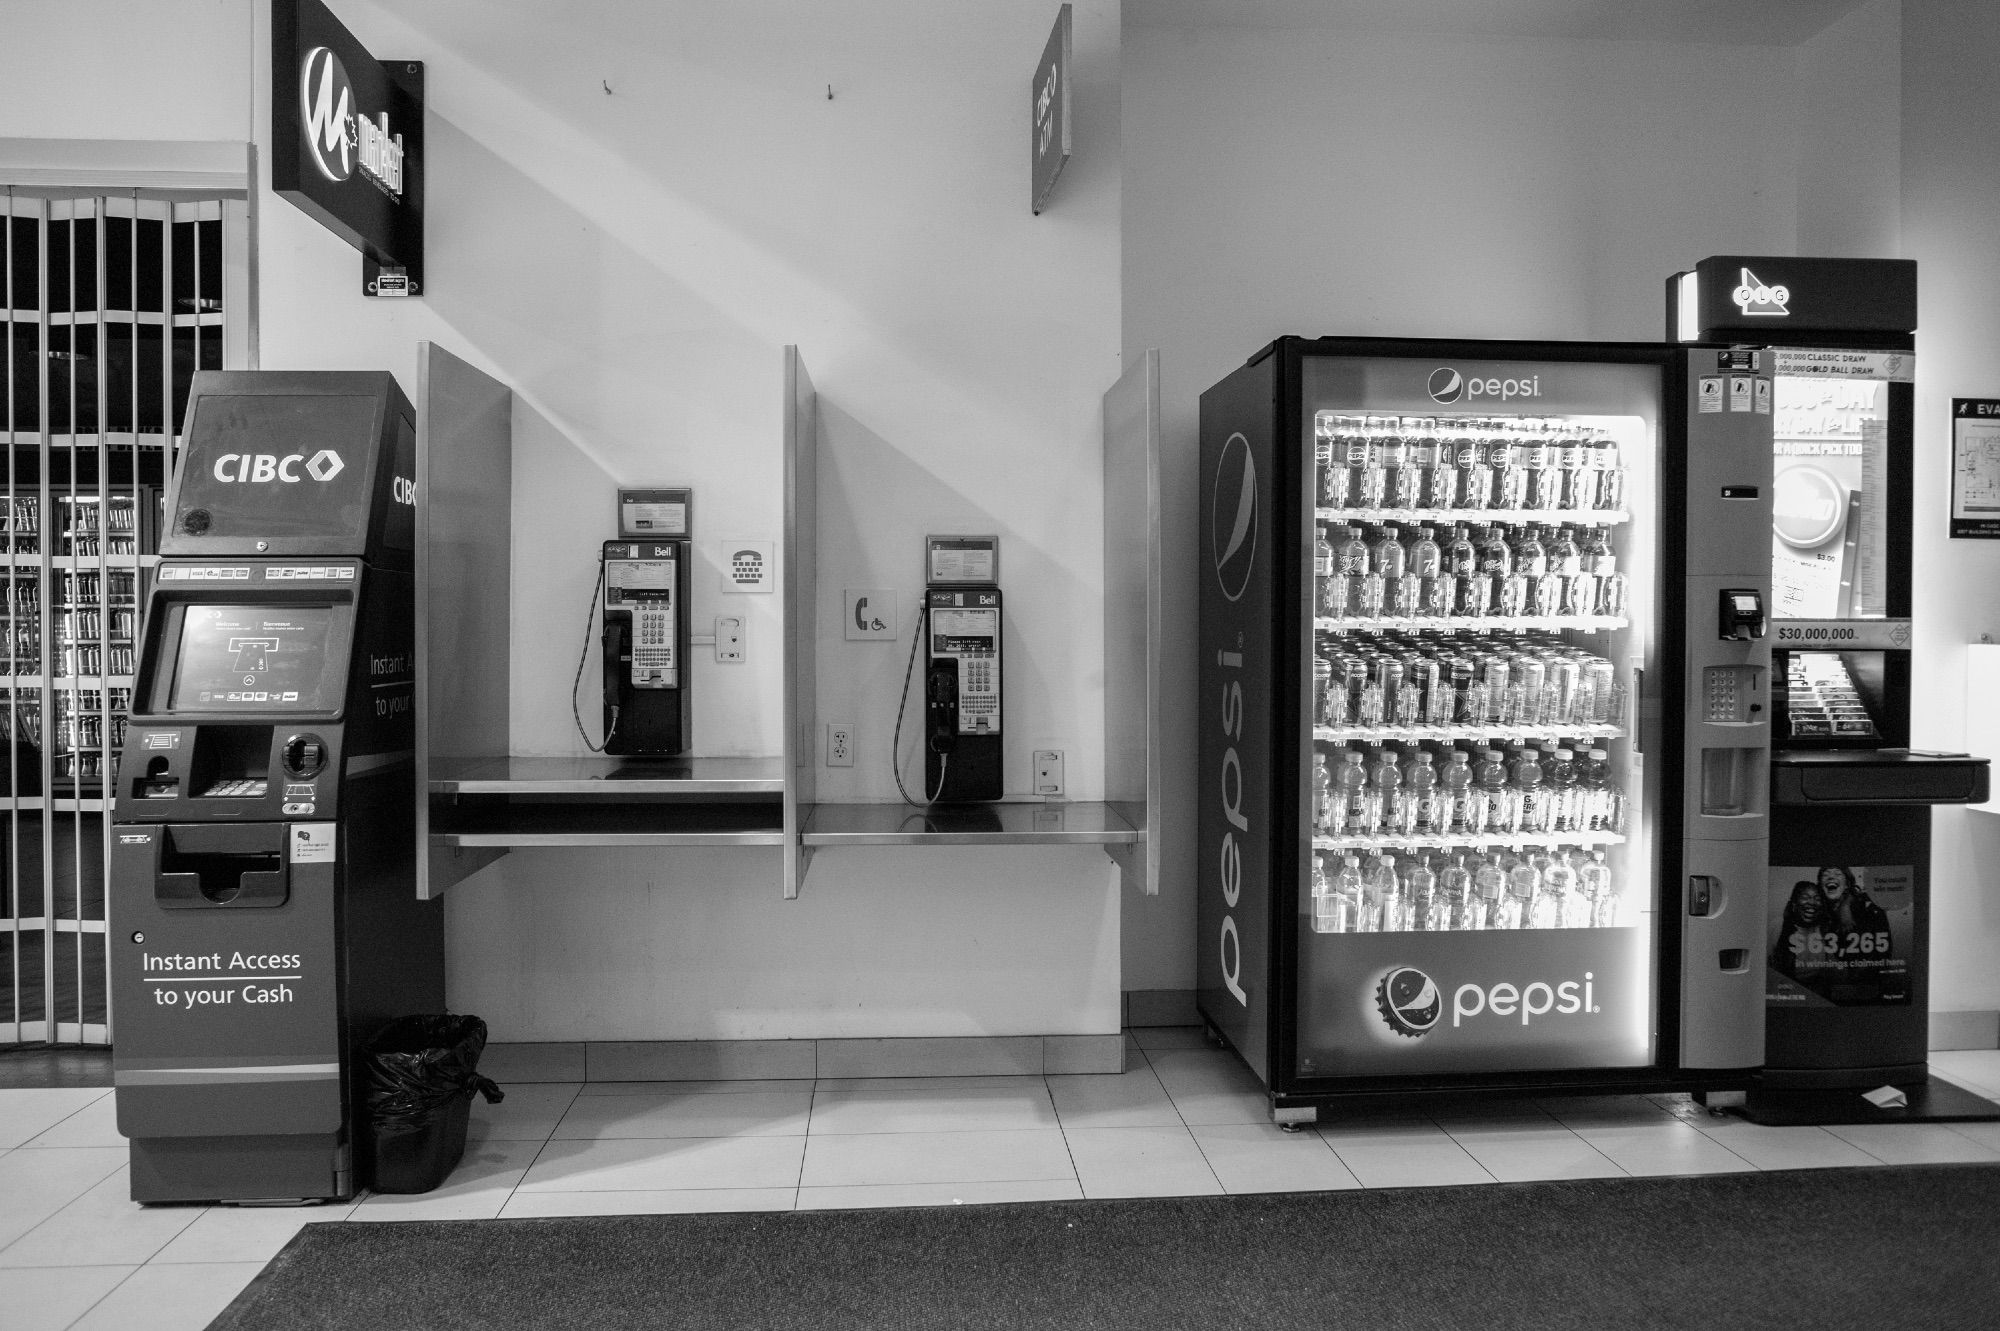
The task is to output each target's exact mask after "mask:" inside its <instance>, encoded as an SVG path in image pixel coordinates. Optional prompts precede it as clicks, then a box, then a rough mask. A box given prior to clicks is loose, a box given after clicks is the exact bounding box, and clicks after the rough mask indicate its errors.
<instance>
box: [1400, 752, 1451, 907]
mask: <svg viewBox="0 0 2000 1331" xmlns="http://www.w3.org/2000/svg"><path fill="white" fill-rule="evenodd" d="M1424 756H1425V757H1429V756H1430V755H1429V754H1425V755H1424ZM1403 892H1404V894H1405V895H1406V896H1407V897H1408V899H1409V910H1410V917H1409V921H1408V926H1409V928H1411V929H1415V930H1421V931H1424V932H1427V933H1428V932H1433V931H1436V930H1439V929H1442V928H1444V927H1445V926H1444V912H1443V910H1442V907H1443V900H1442V898H1440V897H1439V896H1438V877H1437V871H1436V870H1434V869H1432V868H1431V857H1430V856H1428V855H1423V856H1419V857H1418V859H1417V862H1416V863H1415V864H1414V865H1412V866H1411V867H1410V871H1409V873H1407V874H1405V875H1404V877H1403Z"/></svg>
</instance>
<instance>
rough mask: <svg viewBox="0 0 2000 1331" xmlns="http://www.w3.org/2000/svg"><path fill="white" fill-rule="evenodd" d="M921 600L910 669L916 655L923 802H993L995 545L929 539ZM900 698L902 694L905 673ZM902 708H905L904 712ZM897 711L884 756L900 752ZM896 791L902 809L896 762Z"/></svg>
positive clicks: (990, 539)
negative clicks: (920, 659) (920, 675)
mask: <svg viewBox="0 0 2000 1331" xmlns="http://www.w3.org/2000/svg"><path fill="white" fill-rule="evenodd" d="M924 554H925V558H924V581H925V587H924V599H923V604H922V605H921V606H920V607H919V609H918V614H917V629H916V633H915V634H914V635H913V637H912V638H911V642H910V664H911V666H912V667H914V666H915V664H916V656H917V650H918V647H919V645H921V646H922V647H923V649H924V654H925V655H924V746H923V752H924V785H923V791H924V802H926V803H931V804H937V803H947V802H960V801H978V800H997V799H999V798H1000V796H1001V763H1000V756H1001V719H1002V716H1003V708H1002V706H1001V701H1000V695H1001V668H1000V667H1001V651H1000V630H1001V601H1000V588H999V586H998V585H997V583H998V580H999V575H1000V542H999V538H998V537H995V536H930V537H926V538H925V545H924ZM903 689H904V697H905V699H907V697H908V693H909V678H908V673H907V672H906V674H905V677H904V681H903ZM904 705H905V706H906V705H907V703H905V704H904ZM902 727H903V709H902V707H901V706H899V707H898V709H897V712H896V738H895V740H894V742H893V743H892V746H891V749H892V755H900V753H901V751H902ZM892 761H894V762H895V763H896V788H897V789H898V790H899V791H902V793H903V798H904V800H905V801H907V802H909V803H912V804H914V803H916V802H917V801H915V800H911V799H910V796H909V792H908V791H907V790H906V789H904V786H903V772H902V765H901V759H900V757H893V758H892Z"/></svg>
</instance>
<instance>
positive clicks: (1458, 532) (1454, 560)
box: [1444, 526, 1489, 618]
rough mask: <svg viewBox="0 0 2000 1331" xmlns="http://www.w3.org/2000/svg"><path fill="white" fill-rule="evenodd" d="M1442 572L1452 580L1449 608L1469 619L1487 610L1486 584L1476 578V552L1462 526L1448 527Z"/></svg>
mask: <svg viewBox="0 0 2000 1331" xmlns="http://www.w3.org/2000/svg"><path fill="white" fill-rule="evenodd" d="M1444 571H1445V576H1446V578H1447V579H1448V580H1449V581H1450V583H1451V609H1450V613H1451V614H1454V615H1463V616H1466V617H1468V618H1470V617H1474V616H1478V615H1483V614H1485V613H1486V603H1487V600H1488V599H1489V598H1488V595H1487V591H1486V587H1485V585H1484V584H1483V583H1481V582H1480V580H1479V553H1478V551H1477V550H1475V549H1474V548H1473V545H1472V540H1471V538H1470V537H1468V536H1467V535H1466V534H1465V528H1464V527H1462V526H1459V527H1453V528H1452V529H1451V539H1450V540H1449V541H1447V542H1446V543H1445V547H1444Z"/></svg>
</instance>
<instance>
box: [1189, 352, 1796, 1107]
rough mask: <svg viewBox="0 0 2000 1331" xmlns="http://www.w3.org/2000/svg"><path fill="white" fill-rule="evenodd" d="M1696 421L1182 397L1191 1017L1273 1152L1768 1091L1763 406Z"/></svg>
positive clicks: (1418, 365)
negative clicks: (1364, 1133) (1186, 431)
mask: <svg viewBox="0 0 2000 1331" xmlns="http://www.w3.org/2000/svg"><path fill="white" fill-rule="evenodd" d="M1707 388H1708V386H1707V385H1706V384H1704V383H1702V382H1700V381H1697V380H1696V379H1694V378H1692V377H1691V376H1690V375H1689V373H1688V361H1687V359H1686V354H1685V353H1683V352H1681V351H1679V350H1677V349H1674V348H1670V347H1665V346H1660V345H1644V344H1582V343H1528V342H1448V341H1418V340H1403V339H1347V338H1322V339H1318V340H1307V339H1301V338H1283V339H1280V340H1279V341H1277V342H1274V343H1272V344H1271V345H1270V346H1267V347H1265V348H1264V349H1263V350H1262V351H1260V352H1258V353H1257V354H1256V355H1255V356H1253V357H1252V358H1251V359H1250V361H1249V362H1248V363H1247V364H1245V365H1244V366H1243V367H1242V368H1241V369H1239V370H1237V371H1236V372H1234V373H1233V374H1231V375H1230V376H1229V377H1227V378H1226V379H1224V380H1223V381H1222V382H1221V383H1219V384H1217V385H1216V386H1215V387H1213V388H1211V389H1210V390H1209V391H1208V392H1206V393H1204V394H1203V395H1202V399H1201V427H1200V433H1201V477H1202V480H1201V495H1202V511H1201V540H1202V559H1201V564H1202V567H1201V573H1200V630H1199V633H1200V665H1199V678H1200V706H1199V712H1198V715H1199V717H1200V723H1201V724H1200V734H1199V754H1200V764H1201V776H1200V779H1199V782H1198V786H1197V789H1198V790H1199V791H1200V792H1201V804H1200V809H1199V832H1198V836H1199V842H1200V851H1199V860H1198V862H1199V864H1200V866H1201V867H1200V877H1199V884H1198V901H1199V905H1198V915H1199V930H1200V943H1199V947H1200V955H1199V983H1200V996H1199V998H1200V1006H1201V1010H1202V1013H1203V1015H1204V1018H1205V1019H1206V1021H1207V1023H1208V1025H1209V1026H1210V1028H1211V1030H1212V1032H1213V1033H1214V1034H1215V1035H1217V1036H1219V1037H1220V1038H1221V1039H1223V1040H1225V1041H1226V1042H1227V1043H1228V1044H1229V1045H1231V1046H1233V1047H1234V1048H1235V1049H1236V1051H1237V1052H1238V1053H1239V1054H1240V1055H1241V1056H1242V1057H1243V1059H1244V1060H1245V1062H1246V1063H1248V1064H1249V1066H1250V1067H1251V1068H1252V1070H1254V1071H1255V1072H1256V1074H1257V1075H1258V1076H1259V1077H1260V1078H1261V1079H1262V1080H1263V1082H1264V1084H1265V1085H1266V1086H1267V1087H1268V1088H1269V1091H1270V1095H1271V1101H1272V1109H1273V1117H1274V1119H1276V1121H1278V1122H1280V1123H1284V1124H1297V1123H1302V1122H1310V1121H1312V1120H1313V1119H1314V1118H1315V1117H1316V1116H1317V1112H1318V1108H1319V1106H1320V1105H1322V1104H1324V1103H1326V1102H1328V1101H1329V1100H1331V1099H1333V1098H1334V1097H1340V1096H1349V1095H1355V1094H1367V1093H1381V1092H1397V1093H1409V1092H1412V1091H1434V1092H1461V1091H1476V1090H1508V1091H1514V1092H1556V1091H1568V1090H1586V1089H1588V1090H1598V1091H1649V1090H1663V1089H1689V1090H1697V1091H1701V1092H1704V1093H1711V1092H1713V1093H1723V1094H1726V1095H1730V1096H1734V1095H1738V1094H1740V1092H1741V1090H1742V1089H1743V1088H1745V1087H1747V1086H1748V1085H1749V1083H1750V1079H1751V1077H1752V1075H1753V1074H1754V1073H1755V1071H1756V1069H1757V1068H1758V1066H1759V1065H1760V1064H1761V1063H1762V1061H1763V1012H1762V1005H1763V988H1762V971H1763V965H1762V957H1761V946H1762V941H1763V937H1764V919H1763V909H1764V895H1765V864H1766V842H1767V839H1768V835H1769V822H1768V812H1767V798H1768V792H1767V777H1768V764H1769V745H1770V720H1771V711H1770V703H1769V698H1770V683H1771V681H1770V644H1769V640H1768V639H1767V638H1766V636H1765V620H1764V617H1765V606H1766V603H1767V602H1768V599H1769V594H1770V579H1771V564H1770V557H1769V536H1768V532H1769V529H1770V521H1771V503H1770V478H1771V456H1770V450H1769V448H1768V445H1766V446H1764V447H1753V446H1749V445H1750V444H1752V443H1754V442H1755V441H1756V440H1757V439H1758V438H1759V429H1758V422H1760V421H1761V422H1763V432H1762V433H1763V438H1764V439H1765V440H1768V433H1769V424H1768V421H1769V416H1768V413H1769V409H1770V405H1769V404H1770V388H1771V384H1770V377H1769V374H1768V372H1759V371H1756V370H1754V369H1752V370H1745V371H1743V372H1742V373H1741V374H1739V375H1736V376H1734V377H1732V378H1731V379H1729V380H1728V381H1727V382H1726V383H1725V385H1724V395H1723V398H1722V399H1720V400H1719V401H1717V402H1716V403H1708V402H1706V401H1705V400H1703V398H1702V396H1701V395H1702V394H1703V392H1704V391H1706V390H1707ZM1760 413H1761V414H1760Z"/></svg>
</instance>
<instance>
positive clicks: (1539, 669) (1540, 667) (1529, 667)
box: [1513, 652, 1549, 726]
mask: <svg viewBox="0 0 2000 1331" xmlns="http://www.w3.org/2000/svg"><path fill="white" fill-rule="evenodd" d="M1514 671H1515V673H1516V674H1517V675H1518V676H1519V678H1520V682H1521V693H1520V697H1521V714H1520V715H1519V716H1516V717H1514V718H1513V721H1514V724H1515V725H1522V726H1538V725H1541V724H1543V722H1544V720H1545V719H1546V718H1544V717H1543V715H1542V689H1543V687H1544V686H1545V685H1546V684H1547V683H1548V676H1549V668H1548V665H1547V663H1546V662H1544V661H1543V660H1542V659H1541V658H1540V657H1538V656H1536V655H1534V654H1533V653H1531V652H1522V653H1521V654H1520V655H1519V656H1516V657H1515V658H1514Z"/></svg>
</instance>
